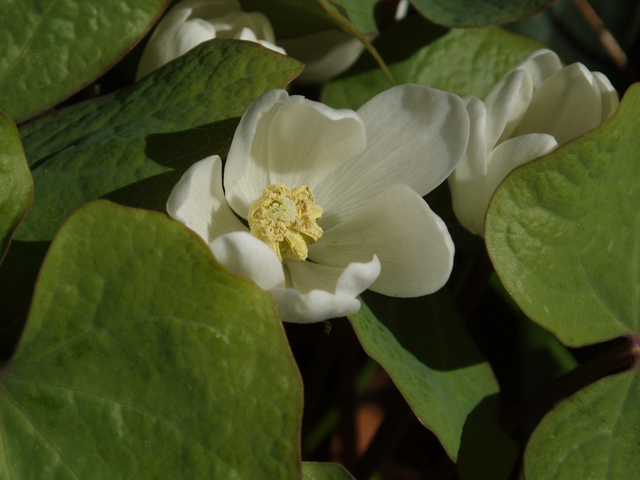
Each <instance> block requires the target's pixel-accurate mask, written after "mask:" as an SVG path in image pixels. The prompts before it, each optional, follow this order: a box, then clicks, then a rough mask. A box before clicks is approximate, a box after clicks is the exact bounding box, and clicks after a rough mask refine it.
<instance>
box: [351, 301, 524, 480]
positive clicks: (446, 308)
mask: <svg viewBox="0 0 640 480" xmlns="http://www.w3.org/2000/svg"><path fill="white" fill-rule="evenodd" d="M365 299H366V300H367V303H368V304H370V305H372V306H373V307H374V308H375V311H376V312H377V315H374V314H373V312H372V311H371V310H370V309H369V308H368V307H367V305H363V306H362V308H361V309H360V311H359V312H358V313H357V314H356V315H353V316H351V317H350V320H351V323H352V324H353V327H354V329H355V331H356V334H357V335H358V338H359V339H360V343H361V344H362V346H363V348H364V349H365V351H366V352H367V353H368V354H369V355H370V356H371V357H372V358H374V359H375V360H376V361H377V362H378V363H380V365H382V366H383V367H384V369H385V370H386V371H387V373H389V375H390V376H391V378H392V379H393V381H394V382H395V384H396V385H397V387H398V388H399V389H400V391H401V392H402V394H403V395H404V397H405V398H406V400H407V402H408V403H409V405H410V406H411V408H412V409H413V412H414V413H415V414H416V416H417V417H418V418H419V419H420V421H421V422H422V423H423V424H424V425H425V426H426V427H427V428H428V429H430V430H431V431H432V432H434V433H435V434H436V436H437V437H438V439H439V440H440V442H441V443H442V446H443V447H444V449H445V450H446V452H447V454H448V455H449V456H450V457H451V459H452V460H453V461H455V462H456V464H457V466H458V471H459V474H460V478H461V479H463V480H466V479H485V478H486V479H494V480H497V479H500V478H502V479H504V478H507V476H508V474H509V472H510V471H511V469H512V468H513V465H514V463H515V457H516V453H517V446H516V445H515V444H514V442H513V441H512V440H511V439H510V438H509V437H508V436H507V435H506V434H505V433H504V432H503V431H502V430H501V429H500V428H499V427H498V410H499V399H498V392H499V387H498V383H497V382H496V379H495V377H494V376H493V372H492V370H491V367H490V366H489V363H488V362H487V361H486V360H484V359H483V358H482V355H481V354H480V352H479V351H478V349H477V347H476V346H475V344H474V343H473V340H471V338H470V336H469V334H468V332H467V331H466V330H465V328H464V326H463V325H462V323H461V321H460V320H459V319H458V317H457V314H456V311H455V308H454V307H453V304H452V302H451V300H450V299H449V298H448V297H447V295H446V294H445V293H444V292H440V293H437V294H434V295H429V296H426V297H421V298H416V299H402V300H399V299H396V298H389V297H382V296H381V295H375V294H371V293H370V292H367V295H366V296H365Z"/></svg>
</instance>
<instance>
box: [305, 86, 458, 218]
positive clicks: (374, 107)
mask: <svg viewBox="0 0 640 480" xmlns="http://www.w3.org/2000/svg"><path fill="white" fill-rule="evenodd" d="M358 114H359V115H360V117H361V118H362V120H363V122H364V124H365V127H366V129H367V141H368V145H367V149H366V151H365V152H363V153H362V154H361V155H359V156H357V157H355V158H353V159H351V160H349V161H348V162H346V163H344V164H342V165H340V166H338V167H337V168H335V169H334V170H332V171H331V173H329V175H327V176H326V177H325V178H324V179H323V180H322V181H321V182H320V184H319V185H318V187H317V189H316V190H314V193H315V194H316V198H317V203H318V204H319V205H320V206H322V207H323V208H324V209H325V215H324V220H325V226H326V227H327V228H329V227H330V226H332V225H335V224H337V223H338V222H340V221H342V220H344V219H346V218H349V217H350V216H352V215H354V214H355V213H356V212H357V211H358V210H360V209H361V208H362V207H363V206H364V205H365V204H366V203H367V202H369V201H370V199H371V198H372V197H373V196H374V195H376V194H377V193H379V192H381V191H382V190H384V189H385V188H386V187H387V186H389V185H392V184H396V183H403V184H406V185H409V186H410V187H411V188H413V189H414V190H416V191H417V192H418V193H419V194H420V195H426V194H427V193H428V192H430V191H431V190H433V189H434V188H435V187H436V186H438V185H439V184H440V183H442V182H443V181H444V180H445V179H446V178H447V177H448V176H449V174H450V173H451V172H452V171H453V169H454V168H455V166H456V164H457V163H458V161H459V160H460V158H461V157H462V154H463V153H464V151H465V149H466V146H467V142H468V139H469V115H468V114H467V110H466V108H465V106H464V103H463V102H462V100H461V99H460V97H458V96H456V95H453V94H450V93H447V92H443V91H441V90H436V89H434V88H429V87H424V86H422V85H401V86H398V87H393V88H391V89H389V90H386V91H384V92H382V93H381V94H379V95H377V96H375V97H374V98H373V99H371V100H370V101H369V102H367V103H366V104H365V105H364V106H363V107H362V108H360V109H359V110H358Z"/></svg>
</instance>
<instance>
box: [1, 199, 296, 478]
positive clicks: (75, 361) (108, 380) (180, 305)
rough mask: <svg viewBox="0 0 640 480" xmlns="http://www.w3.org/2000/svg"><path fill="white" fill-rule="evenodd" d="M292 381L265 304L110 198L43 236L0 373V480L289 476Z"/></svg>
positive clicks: (200, 248)
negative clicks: (42, 253)
mask: <svg viewBox="0 0 640 480" xmlns="http://www.w3.org/2000/svg"><path fill="white" fill-rule="evenodd" d="M301 408H302V385H301V381H300V377H299V374H298V372H297V369H296V366H295V362H294V360H293V358H292V356H291V353H290V350H289V347H288V344H287V341H286V338H285V335H284V330H283V328H282V324H281V322H280V320H279V319H278V316H277V312H276V310H275V307H274V305H273V302H272V300H271V298H270V297H269V296H268V295H267V294H266V293H264V292H263V291H262V290H260V289H258V288H257V287H256V286H255V285H254V284H253V283H252V282H251V281H249V280H246V279H243V278H240V277H237V276H235V275H232V274H230V273H229V272H228V271H227V270H226V269H224V268H222V267H220V266H218V265H217V263H216V262H215V260H214V259H213V256H212V255H211V251H210V250H209V248H208V247H207V246H206V245H205V244H204V243H203V242H202V241H201V240H200V239H199V238H198V237H197V236H196V235H195V234H194V233H193V232H191V231H189V230H188V229H186V228H185V227H183V226H182V225H180V224H178V223H177V222H174V221H172V220H171V219H169V218H168V217H167V216H166V215H162V214H159V213H156V212H148V211H143V210H135V209H130V208H126V207H121V206H117V205H115V204H112V203H110V202H106V201H98V202H94V203H91V204H89V205H87V206H85V207H84V208H82V209H80V210H79V211H78V212H76V213H75V214H74V215H73V216H72V217H70V218H69V220H68V221H67V222H66V223H65V225H64V226H63V228H62V229H61V230H60V232H59V233H58V235H57V236H56V238H55V239H54V241H53V243H52V245H51V248H50V250H49V253H48V255H47V258H46V260H45V262H44V264H43V267H42V271H41V273H40V277H39V280H38V285H37V287H36V293H35V297H34V300H33V304H32V308H31V311H30V315H29V320H28V323H27V326H26V329H25V331H24V333H23V335H22V338H21V340H20V345H19V347H18V350H17V352H16V354H15V356H14V357H13V359H12V360H11V362H10V363H9V364H8V365H7V366H5V367H3V369H2V370H1V371H0V428H1V431H2V438H3V443H2V446H1V447H0V471H2V478H12V479H36V478H37V479H43V478H65V479H66V478H91V479H96V480H102V479H104V480H111V479H114V478H131V476H132V475H133V476H134V477H139V478H145V479H158V480H160V479H166V478H172V479H185V480H186V479H189V480H193V479H212V478H215V479H238V478H246V479H249V478H250V479H265V480H273V479H274V478H283V479H291V480H293V479H296V478H299V468H300V464H299V447H298V443H299V439H298V436H299V435H298V434H299V426H300V425H299V422H300V412H301Z"/></svg>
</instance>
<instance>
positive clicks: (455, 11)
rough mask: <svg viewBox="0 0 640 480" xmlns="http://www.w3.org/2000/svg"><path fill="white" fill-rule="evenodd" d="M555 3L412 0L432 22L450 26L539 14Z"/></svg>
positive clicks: (545, 0) (534, 0) (537, 0)
mask: <svg viewBox="0 0 640 480" xmlns="http://www.w3.org/2000/svg"><path fill="white" fill-rule="evenodd" d="M553 1H554V0H411V3H412V4H413V6H414V7H416V9H417V10H418V11H419V12H420V13H422V14H423V15H424V16H425V17H427V18H428V19H430V20H432V21H434V22H436V23H439V24H441V25H447V26H450V27H480V26H485V25H493V24H496V23H503V22H510V21H513V20H517V19H518V18H521V17H525V16H527V15H531V14H533V13H536V12H537V11H539V10H542V9H543V8H545V7H547V6H548V5H550V4H551V3H552V2H553Z"/></svg>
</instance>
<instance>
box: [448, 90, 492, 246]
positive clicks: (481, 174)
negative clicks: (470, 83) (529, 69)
mask: <svg viewBox="0 0 640 480" xmlns="http://www.w3.org/2000/svg"><path fill="white" fill-rule="evenodd" d="M463 100H464V101H465V103H466V104H467V111H468V112H469V119H470V121H471V132H470V136H469V146H468V147H467V151H466V152H465V154H464V155H463V157H462V160H460V163H459V164H458V166H457V167H456V169H455V170H454V171H453V173H452V174H451V175H450V176H449V178H448V180H449V188H450V190H451V199H452V203H453V211H454V212H455V214H456V217H457V218H458V221H459V222H460V223H461V224H462V226H463V227H465V228H466V229H467V230H471V231H473V225H474V221H475V217H476V213H477V209H478V205H479V204H480V201H481V199H482V195H483V194H484V186H485V182H486V179H487V172H488V166H487V156H488V154H487V139H486V136H485V131H486V123H487V109H486V107H485V104H484V103H483V102H482V101H481V100H480V99H478V98H476V97H466V98H464V99H463ZM474 233H476V232H474Z"/></svg>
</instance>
